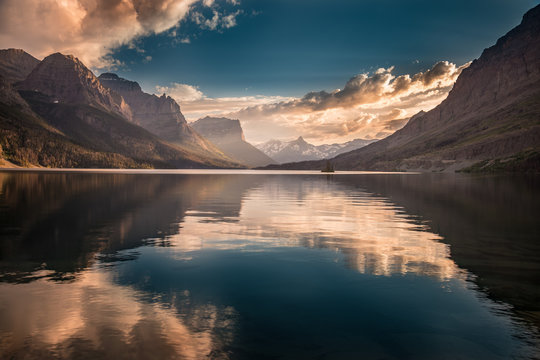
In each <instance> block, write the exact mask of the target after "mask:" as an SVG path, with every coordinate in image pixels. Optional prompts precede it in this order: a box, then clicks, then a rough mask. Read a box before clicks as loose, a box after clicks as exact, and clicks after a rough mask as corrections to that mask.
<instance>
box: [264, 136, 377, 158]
mask: <svg viewBox="0 0 540 360" xmlns="http://www.w3.org/2000/svg"><path fill="white" fill-rule="evenodd" d="M374 141H377V140H365V139H354V140H351V141H348V142H346V143H342V144H323V145H318V146H317V145H313V144H310V143H308V142H307V141H305V140H304V138H303V137H301V136H300V137H299V138H298V139H296V140H293V141H281V140H269V141H267V142H265V143H262V144H259V145H256V147H257V148H258V149H259V150H261V151H262V152H263V153H265V154H266V155H268V156H269V157H271V158H272V159H274V160H275V161H277V162H278V163H280V164H283V163H288V162H297V161H307V160H321V159H330V158H333V157H334V156H337V155H339V154H343V153H345V152H348V151H352V150H356V149H359V148H361V147H363V146H366V145H368V144H371V143H372V142H374Z"/></svg>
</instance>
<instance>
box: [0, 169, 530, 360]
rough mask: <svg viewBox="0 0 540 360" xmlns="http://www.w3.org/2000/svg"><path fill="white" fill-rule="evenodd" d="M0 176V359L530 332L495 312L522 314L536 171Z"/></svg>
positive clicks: (474, 352)
mask: <svg viewBox="0 0 540 360" xmlns="http://www.w3.org/2000/svg"><path fill="white" fill-rule="evenodd" d="M464 179H465V180H464ZM0 184H1V186H0V191H1V193H0V225H1V230H0V281H3V283H0V319H1V320H0V339H1V341H0V356H1V357H8V358H10V357H14V358H44V357H45V358H84V357H86V358H152V357H155V358H188V359H195V358H208V357H209V358H220V359H221V358H235V359H236V358H246V359H250V358H261V357H270V358H272V357H280V356H283V355H287V356H290V357H292V358H313V357H321V356H322V357H324V356H327V357H329V358H340V357H341V358H350V357H358V356H359V355H362V356H364V357H367V358H407V357H408V358H426V359H429V358H433V356H435V355H437V357H438V358H444V357H445V356H446V357H448V358H456V357H471V356H472V357H474V358H489V359H495V358H508V357H511V356H515V355H516V354H518V353H519V352H521V351H524V352H525V353H526V354H527V355H526V356H530V357H534V355H531V354H533V353H532V352H531V351H534V350H530V346H534V345H531V344H532V342H534V341H535V340H534V339H533V336H535V335H531V334H532V333H531V332H532V331H533V330H532V329H531V328H529V327H527V326H524V325H523V324H520V323H519V322H516V321H515V320H514V317H513V315H511V313H510V312H509V309H511V307H512V306H514V307H515V309H516V310H517V312H514V315H515V314H518V315H519V316H521V317H522V318H525V319H529V320H530V319H532V322H533V323H535V322H536V320H535V319H536V317H535V315H534V314H535V311H538V308H537V307H538V303H539V302H537V301H536V300H537V299H538V297H537V295H538V288H537V286H536V285H534V281H533V280H531V279H534V278H535V277H536V276H537V275H540V273H539V271H538V270H539V269H538V264H539V263H540V262H539V261H538V260H539V259H540V251H539V249H538V244H536V241H535V240H534V239H536V238H537V235H538V233H539V232H538V224H537V222H535V220H534V219H535V218H537V215H538V214H540V211H539V210H540V209H538V205H537V204H538V202H535V201H536V200H538V190H537V189H538V188H537V187H535V183H534V182H533V183H530V182H526V184H525V185H524V184H523V182H522V181H517V182H515V181H508V182H502V183H501V182H500V181H499V180H498V179H497V178H495V179H487V180H486V179H484V178H481V179H474V178H468V177H463V178H461V177H457V178H456V177H429V176H424V175H422V176H396V175H377V176H375V175H364V176H332V177H329V178H324V177H320V176H306V175H295V176H266V177H263V176H246V175H212V176H208V175H143V174H138V175H135V174H131V175H125V174H124V175H120V174H91V173H90V174H31V173H24V174H22V173H1V172H0ZM523 194H525V195H523ZM515 202H519V207H518V209H519V210H516V207H513V206H512V204H515ZM486 204H487V205H488V206H486ZM490 249H491V251H490ZM493 250H495V251H493ZM524 250H526V251H524ZM516 259H519V261H516ZM521 260H522V261H521ZM495 263H496V264H504V267H502V268H491V267H490V266H493V264H495ZM471 270H472V272H470V271H471ZM524 271H527V273H526V274H524ZM471 278H473V279H474V281H475V283H474V284H473V283H470V282H469V281H468V280H469V279H471ZM475 284H478V285H479V286H480V289H483V287H484V286H486V285H487V286H489V287H490V290H489V291H487V290H483V291H485V292H481V291H479V290H478V288H477V287H476V285H475ZM531 284H533V285H532V286H531ZM509 288H510V290H516V289H518V290H519V293H518V294H517V295H516V293H515V291H514V292H512V291H508V289H509ZM492 289H494V290H492ZM501 289H505V290H501ZM509 293H512V294H510V295H509ZM485 294H489V296H491V297H492V299H494V300H496V301H501V300H502V301H504V303H502V302H494V301H492V300H490V299H488V298H487V297H486V295H485ZM517 337H521V339H518V338H517ZM524 339H526V340H524ZM527 351H528V352H527Z"/></svg>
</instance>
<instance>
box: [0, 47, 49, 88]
mask: <svg viewBox="0 0 540 360" xmlns="http://www.w3.org/2000/svg"><path fill="white" fill-rule="evenodd" d="M37 64H39V60H38V59H36V58H35V57H33V56H32V55H30V54H28V53H27V52H25V51H24V50H21V49H4V50H0V74H1V75H2V76H3V77H4V79H5V81H7V82H10V83H13V82H16V81H22V80H24V79H26V77H27V76H28V74H30V72H31V71H32V70H34V68H35V67H36V66H37Z"/></svg>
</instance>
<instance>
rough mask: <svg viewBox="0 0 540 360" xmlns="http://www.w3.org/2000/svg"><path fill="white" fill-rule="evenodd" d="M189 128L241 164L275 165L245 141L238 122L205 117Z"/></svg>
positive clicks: (253, 165)
mask: <svg viewBox="0 0 540 360" xmlns="http://www.w3.org/2000/svg"><path fill="white" fill-rule="evenodd" d="M191 126H192V127H193V129H195V130H196V131H197V132H198V133H199V134H201V135H202V136H204V137H205V138H206V139H208V140H210V141H211V142H212V143H214V144H215V145H216V146H217V147H218V148H219V149H220V150H221V151H223V153H225V154H226V155H227V156H229V157H230V158H231V159H233V160H235V161H237V162H239V163H241V164H245V165H247V166H249V167H257V166H265V165H269V164H274V163H275V161H274V160H273V159H271V158H270V157H269V156H267V155H265V154H264V153H263V152H262V151H260V150H259V149H257V148H256V147H255V146H253V145H251V144H250V143H248V142H247V141H246V138H245V136H244V131H243V129H242V126H241V125H240V121H239V120H233V119H228V118H216V117H210V116H207V117H204V118H202V119H199V120H197V121H195V122H193V123H191Z"/></svg>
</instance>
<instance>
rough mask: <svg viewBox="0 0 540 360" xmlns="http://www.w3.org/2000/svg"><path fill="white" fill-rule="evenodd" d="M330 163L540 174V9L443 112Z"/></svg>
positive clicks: (480, 63) (486, 57)
mask: <svg viewBox="0 0 540 360" xmlns="http://www.w3.org/2000/svg"><path fill="white" fill-rule="evenodd" d="M332 162H333V164H334V166H335V168H336V169H338V170H344V169H352V170H357V169H359V170H423V171H441V170H446V171H453V170H460V169H461V170H465V171H499V170H500V171H537V172H540V5H539V6H536V7H535V8H533V9H531V10H529V11H528V12H527V13H526V14H525V16H524V17H523V21H522V22H521V24H520V25H518V26H517V27H516V28H514V29H512V30H511V31H510V32H508V34H506V35H505V36H503V37H502V38H500V39H499V40H498V41H497V43H496V44H495V45H494V46H492V47H490V48H488V49H486V50H484V52H483V53H482V55H481V56H480V58H479V59H478V60H475V61H473V62H472V63H471V65H470V66H469V67H468V68H466V69H464V70H463V72H462V73H461V74H460V76H459V77H458V79H457V81H456V83H455V85H454V87H453V89H452V91H451V92H450V93H449V94H448V97H447V98H446V99H445V100H444V101H443V102H442V103H441V104H440V105H438V106H437V107H435V108H434V109H433V110H431V111H429V112H426V113H424V112H421V113H419V114H417V115H415V116H413V117H412V118H411V119H410V120H409V122H408V123H407V124H406V125H405V127H403V128H402V129H401V130H398V131H397V132H395V133H394V134H392V135H391V136H389V137H387V138H385V139H383V140H380V141H378V142H376V143H374V144H371V145H368V146H366V147H364V148H361V149H358V150H354V151H352V152H348V153H345V154H342V155H339V156H337V157H335V158H334V159H333V160H332ZM322 166H324V164H323V163H322V162H304V163H297V164H287V165H284V166H281V168H294V169H306V168H314V169H319V168H321V167H322Z"/></svg>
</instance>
